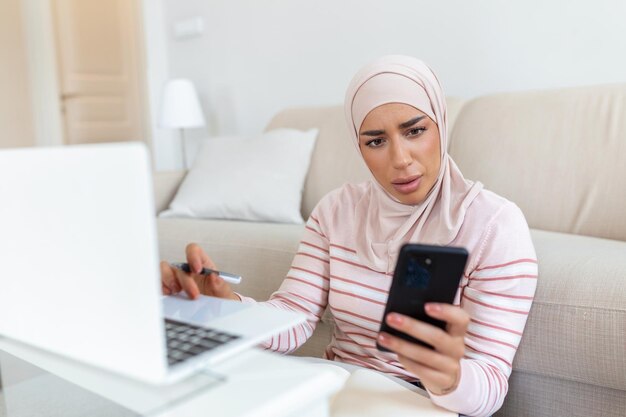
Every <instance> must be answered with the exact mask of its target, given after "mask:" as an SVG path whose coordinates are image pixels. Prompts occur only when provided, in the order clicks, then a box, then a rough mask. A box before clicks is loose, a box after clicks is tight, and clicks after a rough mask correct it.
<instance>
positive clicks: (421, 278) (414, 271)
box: [404, 258, 432, 289]
mask: <svg viewBox="0 0 626 417" xmlns="http://www.w3.org/2000/svg"><path fill="white" fill-rule="evenodd" d="M428 261H430V263H429V262H428ZM424 263H425V264H427V265H430V264H432V260H431V259H430V258H427V259H426V260H425V261H424ZM429 282H430V272H428V270H427V269H426V268H424V267H423V266H422V265H420V263H419V262H418V259H416V258H411V259H409V261H408V262H407V266H406V273H405V275H404V285H405V286H407V287H409V288H415V289H426V288H428V284H429Z"/></svg>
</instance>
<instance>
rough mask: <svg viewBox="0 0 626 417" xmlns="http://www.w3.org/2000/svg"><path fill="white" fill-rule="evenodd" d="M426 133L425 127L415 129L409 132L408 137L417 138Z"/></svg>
mask: <svg viewBox="0 0 626 417" xmlns="http://www.w3.org/2000/svg"><path fill="white" fill-rule="evenodd" d="M424 131H426V128H425V127H415V128H413V129H411V130H409V136H417V135H420V134H421V133H423V132H424Z"/></svg>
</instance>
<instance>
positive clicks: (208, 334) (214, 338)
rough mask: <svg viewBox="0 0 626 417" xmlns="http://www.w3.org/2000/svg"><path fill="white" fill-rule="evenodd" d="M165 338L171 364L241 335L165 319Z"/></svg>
mask: <svg viewBox="0 0 626 417" xmlns="http://www.w3.org/2000/svg"><path fill="white" fill-rule="evenodd" d="M165 338H166V341H167V362H168V363H169V364H170V365H175V364H177V363H179V362H182V361H184V360H185V359H187V358H190V357H192V356H196V355H199V354H201V353H204V352H206V351H209V350H212V349H215V348H217V347H219V346H222V345H223V344H225V343H228V342H230V341H231V340H235V339H238V338H239V336H236V335H232V334H228V333H224V332H221V331H217V330H213V329H209V328H206V327H199V326H194V325H193V324H189V323H182V322H179V321H175V320H171V319H165Z"/></svg>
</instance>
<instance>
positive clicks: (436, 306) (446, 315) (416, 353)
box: [378, 303, 470, 395]
mask: <svg viewBox="0 0 626 417" xmlns="http://www.w3.org/2000/svg"><path fill="white" fill-rule="evenodd" d="M425 309H426V314H428V315H429V316H431V317H433V318H436V319H439V320H441V321H444V322H446V323H448V324H447V327H446V328H447V331H444V330H442V329H440V328H439V327H436V326H433V325H432V324H429V323H425V322H423V321H419V320H415V319H413V318H411V317H408V316H404V315H402V314H398V313H390V314H388V315H387V317H386V321H387V324H388V325H389V326H391V327H393V328H394V329H396V330H399V331H401V332H403V333H406V334H408V335H410V336H413V337H414V338H416V339H419V340H421V341H423V342H426V343H428V344H430V345H431V346H433V347H434V348H435V349H434V350H433V349H429V348H427V347H424V346H421V345H418V344H416V343H412V342H409V341H406V340H404V339H400V338H398V337H395V336H392V335H390V334H388V333H381V334H380V335H379V336H378V342H379V343H380V344H381V345H382V346H384V347H386V348H387V349H389V350H391V351H393V352H395V353H397V354H398V360H399V361H400V363H402V365H404V368H405V369H406V370H407V371H409V372H411V373H413V374H414V375H415V376H416V377H418V378H419V379H420V381H421V383H422V384H423V385H424V386H425V387H426V388H428V390H429V391H430V392H432V393H434V394H435V395H444V394H448V393H450V392H452V391H454V390H455V389H456V388H457V386H458V385H459V381H460V379H461V358H462V357H463V355H464V353H465V333H466V332H467V326H468V324H469V321H470V320H469V315H468V314H467V312H465V311H464V310H463V309H462V308H460V307H458V306H453V305H450V304H440V303H427V304H426V305H425Z"/></svg>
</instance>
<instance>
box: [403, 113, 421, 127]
mask: <svg viewBox="0 0 626 417" xmlns="http://www.w3.org/2000/svg"><path fill="white" fill-rule="evenodd" d="M424 117H426V115H422V116H417V117H415V118H413V119H411V120H409V121H408V122H404V123H401V124H400V125H399V126H398V127H399V128H400V129H406V128H407V127H411V126H413V125H414V124H415V123H417V122H419V121H420V120H422V119H423V118H424Z"/></svg>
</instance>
